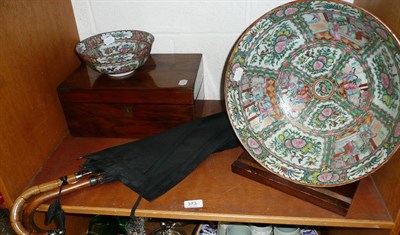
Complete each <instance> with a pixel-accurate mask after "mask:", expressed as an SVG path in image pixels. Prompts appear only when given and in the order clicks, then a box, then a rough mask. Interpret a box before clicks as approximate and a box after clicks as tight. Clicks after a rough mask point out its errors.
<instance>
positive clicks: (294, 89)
mask: <svg viewBox="0 0 400 235" xmlns="http://www.w3.org/2000/svg"><path fill="white" fill-rule="evenodd" d="M399 66H400V46H399V41H398V40H397V39H396V37H395V36H394V35H393V34H392V33H391V31H390V30H389V29H388V28H387V27H386V26H385V25H384V24H383V23H382V22H380V21H379V20H378V19H377V18H375V17H374V16H372V15H371V14H369V13H368V12H366V11H364V10H362V9H360V8H357V7H355V6H353V5H350V4H347V3H343V2H339V1H297V2H292V3H289V4H287V5H283V6H281V7H278V8H276V9H274V10H272V11H271V12H268V13H267V14H265V15H263V16H262V17H261V18H259V19H258V20H256V21H255V22H254V23H253V24H252V25H250V26H249V27H248V28H247V29H246V30H245V32H244V33H243V34H242V35H241V36H240V38H239V39H238V41H237V42H236V43H235V45H234V46H233V49H232V51H231V54H230V56H229V59H228V62H227V65H226V72H225V100H226V108H227V112H228V116H229V118H230V121H231V124H232V126H233V129H234V130H235V132H236V134H237V136H238V138H239V140H240V141H241V142H242V144H243V146H244V147H245V149H246V150H247V151H248V152H249V154H250V155H251V156H252V157H253V158H254V159H255V160H257V161H258V162H259V163H260V164H261V165H263V166H264V167H265V168H266V169H268V170H269V171H271V172H273V173H275V174H277V175H280V176H282V177H283V178H285V179H288V180H290V181H293V182H296V183H299V184H304V185H309V186H327V187H328V186H339V185H343V184H347V183H350V182H353V181H357V180H359V179H361V178H363V177H365V176H367V175H369V174H371V173H372V172H374V171H375V170H376V169H378V168H379V167H380V166H382V164H384V163H385V162H387V161H388V159H389V158H390V157H391V156H392V155H393V153H394V152H395V151H396V150H397V149H398V146H399V142H400V123H399V120H400V118H399V113H400V108H399V104H400V97H399V95H400V79H399V74H400V71H399Z"/></svg>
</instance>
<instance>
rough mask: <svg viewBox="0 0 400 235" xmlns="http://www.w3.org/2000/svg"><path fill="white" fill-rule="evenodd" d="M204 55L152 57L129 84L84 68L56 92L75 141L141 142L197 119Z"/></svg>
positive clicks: (76, 72)
mask: <svg viewBox="0 0 400 235" xmlns="http://www.w3.org/2000/svg"><path fill="white" fill-rule="evenodd" d="M201 58H202V55H201V54H153V55H151V56H150V57H149V59H148V61H147V62H146V63H145V64H144V65H143V66H142V67H140V68H139V69H138V70H136V71H135V72H134V74H133V75H131V76H130V77H128V78H125V79H116V78H111V77H109V76H108V75H104V74H100V73H97V72H95V71H93V70H92V69H90V68H88V67H86V66H85V65H81V66H80V67H79V68H78V69H77V70H76V71H74V72H73V73H72V74H71V75H70V76H69V77H68V78H67V79H66V80H65V81H64V82H63V83H61V84H60V85H59V87H58V88H57V91H58V96H59V99H60V102H61V105H62V107H63V110H64V114H65V118H66V121H67V124H68V128H69V130H70V132H71V135H73V136H85V137H89V136H93V137H96V136H98V137H129V138H130V137H132V138H141V137H145V136H150V135H153V134H157V133H159V132H161V131H164V130H166V129H169V128H172V127H175V126H177V125H180V124H182V123H184V122H188V121H190V120H192V119H193V117H194V111H195V109H196V108H199V107H196V106H197V105H198V104H200V102H197V99H198V98H199V97H202V96H203V94H201V93H202V82H203V72H202V65H201Z"/></svg>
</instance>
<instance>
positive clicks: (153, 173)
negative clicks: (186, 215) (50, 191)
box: [82, 112, 240, 201]
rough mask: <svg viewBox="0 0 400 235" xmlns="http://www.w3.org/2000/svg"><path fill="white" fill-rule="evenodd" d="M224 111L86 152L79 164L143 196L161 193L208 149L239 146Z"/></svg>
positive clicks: (194, 165) (189, 169) (178, 179)
mask: <svg viewBox="0 0 400 235" xmlns="http://www.w3.org/2000/svg"><path fill="white" fill-rule="evenodd" d="M239 145H240V142H239V140H238V139H237V137H236V135H235V133H234V131H233V129H232V127H231V125H230V122H229V119H228V116H227V114H226V113H225V112H221V113H218V114H214V115H211V116H207V117H204V118H199V119H195V120H193V121H190V122H188V123H185V124H182V125H180V126H178V127H176V128H173V129H170V130H167V131H165V132H163V133H160V134H158V135H154V136H151V137H147V138H143V139H140V140H137V141H134V142H130V143H127V144H123V145H119V146H116V147H112V148H108V149H105V150H102V151H100V152H96V153H92V154H90V155H88V156H85V157H86V158H87V160H86V162H85V163H84V165H83V166H82V168H83V169H86V170H88V171H92V172H101V174H103V175H104V177H105V181H106V182H111V181H114V180H119V181H121V182H122V183H123V184H125V185H126V186H128V187H129V188H130V189H132V190H133V191H135V192H137V193H138V194H139V195H141V196H142V197H143V198H145V199H146V200H149V201H151V200H154V199H155V198H157V197H159V196H161V195H162V194H164V193H165V192H167V191H168V190H170V189H171V188H172V187H174V186H175V185H176V184H178V183H179V182H180V181H181V180H182V179H184V178H185V177H186V176H187V175H188V174H190V173H191V172H192V171H193V170H194V169H195V168H196V167H197V166H198V165H199V164H200V163H201V162H202V161H204V160H205V159H206V158H207V157H208V156H209V155H210V154H211V153H214V152H217V151H222V150H225V149H228V148H232V147H236V146H239Z"/></svg>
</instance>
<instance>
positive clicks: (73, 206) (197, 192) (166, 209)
mask: <svg viewBox="0 0 400 235" xmlns="http://www.w3.org/2000/svg"><path fill="white" fill-rule="evenodd" d="M129 141H132V140H131V139H118V138H83V137H71V136H66V137H65V139H64V141H63V142H62V143H61V144H60V145H59V147H58V148H57V150H56V152H55V153H54V155H53V156H52V157H51V158H50V159H49V160H48V161H47V163H46V164H45V165H44V166H43V168H42V170H41V172H40V173H39V174H38V175H37V176H36V177H35V179H33V182H32V185H36V184H40V183H44V182H47V181H49V180H53V179H57V178H59V177H61V176H63V175H68V174H71V173H73V172H76V171H78V170H79V166H80V165H82V164H83V163H84V160H80V159H78V158H79V157H80V156H82V155H85V154H87V153H90V152H95V151H99V150H101V149H104V148H106V147H110V146H114V145H117V144H122V143H126V142H129ZM242 151H243V150H242V148H234V149H230V150H227V151H224V152H220V153H216V154H213V155H211V156H210V157H209V158H208V159H207V160H206V161H205V162H203V163H202V164H201V165H200V166H199V167H198V168H197V169H196V170H195V171H194V172H192V173H191V174H190V175H189V176H188V177H187V178H185V179H184V180H183V181H182V182H180V183H179V184H178V185H177V186H175V187H174V188H173V189H172V190H170V191H169V192H167V193H166V194H164V195H163V196H161V197H160V198H158V199H156V200H154V201H152V202H148V201H146V200H142V202H141V203H140V205H139V208H138V209H137V211H136V215H137V216H142V217H151V218H170V219H183V220H207V221H225V222H251V223H269V224H297V225H310V226H332V227H354V228H379V229H392V228H393V227H394V226H395V222H394V220H393V219H392V217H391V215H390V214H389V212H388V209H387V208H386V206H385V202H384V200H383V199H382V197H381V195H380V193H379V191H378V190H377V187H376V186H375V184H374V180H373V179H372V178H371V177H367V178H365V179H363V180H361V182H360V186H359V188H358V190H357V193H356V195H355V197H354V201H353V204H352V205H351V207H350V210H349V212H348V214H347V215H346V216H345V217H342V216H340V215H337V214H335V213H333V212H330V211H328V210H325V209H322V208H320V207H318V206H315V205H312V204H311V203H308V202H305V201H302V200H300V199H298V198H295V197H293V196H290V195H287V194H285V193H282V192H280V191H278V190H275V189H273V188H270V187H268V186H265V185H262V184H259V183H257V182H254V181H252V180H249V179H247V178H245V177H242V176H240V175H237V174H235V173H232V172H231V164H232V163H233V162H234V161H235V160H236V159H237V157H238V156H239V155H240V154H241V153H242ZM137 197H138V195H137V194H136V193H135V192H133V191H131V190H130V189H129V188H127V187H126V186H124V185H123V184H122V183H120V182H114V183H109V184H104V185H99V186H95V187H92V188H88V189H84V190H82V191H79V192H76V193H73V194H70V195H66V196H64V197H63V198H62V205H63V209H64V210H65V212H67V213H75V214H103V215H119V216H128V215H129V214H130V211H131V208H132V206H133V204H134V202H135V200H136V198H137ZM193 199H202V200H203V201H204V207H203V208H201V209H185V208H184V207H183V202H184V201H185V200H193ZM47 207H48V204H44V205H41V206H40V207H39V208H38V210H39V211H46V210H47Z"/></svg>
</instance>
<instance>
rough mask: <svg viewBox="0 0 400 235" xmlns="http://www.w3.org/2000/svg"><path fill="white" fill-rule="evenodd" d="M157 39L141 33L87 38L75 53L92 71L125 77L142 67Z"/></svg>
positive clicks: (109, 33) (121, 33)
mask: <svg viewBox="0 0 400 235" xmlns="http://www.w3.org/2000/svg"><path fill="white" fill-rule="evenodd" d="M153 42H154V36H153V35H151V34H150V33H147V32H144V31H139V30H120V31H113V32H107V33H101V34H97V35H94V36H92V37H89V38H86V39H84V40H83V41H81V42H80V43H78V44H77V45H76V48H75V50H76V52H77V53H78V55H79V56H80V57H81V58H82V60H83V61H84V62H85V64H87V65H88V66H89V67H91V68H92V69H94V70H96V71H98V72H100V73H104V74H108V75H110V76H116V77H121V76H126V75H129V74H131V73H133V72H134V71H135V70H136V69H137V68H139V67H140V66H141V65H143V64H144V63H145V62H146V61H147V59H148V57H149V55H150V51H151V47H152V45H153Z"/></svg>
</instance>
